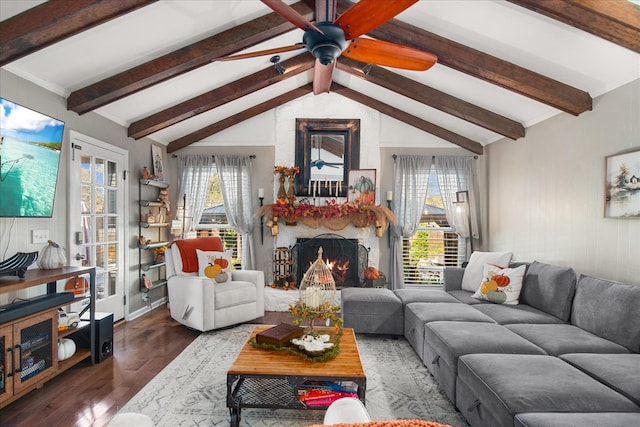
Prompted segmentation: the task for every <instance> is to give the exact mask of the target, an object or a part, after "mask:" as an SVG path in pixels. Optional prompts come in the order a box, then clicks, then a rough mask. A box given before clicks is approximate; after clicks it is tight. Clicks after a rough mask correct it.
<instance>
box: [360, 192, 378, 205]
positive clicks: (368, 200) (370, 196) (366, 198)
mask: <svg viewBox="0 0 640 427" xmlns="http://www.w3.org/2000/svg"><path fill="white" fill-rule="evenodd" d="M360 202H361V203H362V204H363V205H373V204H374V203H375V202H376V193H375V191H369V190H365V191H363V192H362V193H360Z"/></svg>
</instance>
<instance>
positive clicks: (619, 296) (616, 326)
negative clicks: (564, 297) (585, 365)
mask: <svg viewBox="0 0 640 427" xmlns="http://www.w3.org/2000/svg"><path fill="white" fill-rule="evenodd" d="M638 307H640V286H632V285H625V284H623V283H617V282H612V281H609V280H604V279H597V278H595V277H590V276H586V275H581V276H580V280H579V281H578V285H577V286H576V295H575V297H574V299H573V308H572V313H571V323H572V324H574V325H576V326H578V327H579V328H582V329H584V330H586V331H589V332H591V333H593V334H596V335H598V336H600V337H602V338H606V339H608V340H610V341H613V342H615V343H618V344H620V345H623V346H625V347H626V348H628V349H629V350H631V351H632V352H634V353H639V352H640V309H639V308H638Z"/></svg>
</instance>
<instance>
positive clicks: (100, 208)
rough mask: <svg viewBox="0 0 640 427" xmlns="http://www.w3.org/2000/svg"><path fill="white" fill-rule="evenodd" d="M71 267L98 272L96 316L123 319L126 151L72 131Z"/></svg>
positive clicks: (69, 210) (70, 196) (70, 190)
mask: <svg viewBox="0 0 640 427" xmlns="http://www.w3.org/2000/svg"><path fill="white" fill-rule="evenodd" d="M69 139H70V145H71V150H70V152H71V154H70V156H69V169H68V170H69V192H68V194H69V197H68V203H69V206H68V212H69V228H68V229H69V233H70V236H69V240H68V241H69V255H70V257H69V258H70V259H69V264H70V265H78V266H80V265H81V266H84V267H96V311H98V312H107V313H113V319H114V321H116V320H120V319H122V318H124V316H125V311H126V308H127V306H126V299H125V295H126V289H125V284H126V283H128V277H127V276H128V274H127V271H128V268H127V267H126V257H125V253H126V252H125V251H126V249H127V246H126V235H127V232H126V218H127V204H126V203H125V201H126V200H127V197H128V191H127V186H126V182H125V178H124V171H125V170H126V165H127V164H128V153H127V151H126V150H123V149H121V148H118V147H115V146H112V145H109V144H107V143H104V142H101V141H98V140H96V139H93V138H90V137H87V136H85V135H82V134H80V133H78V132H74V131H71V132H70V138H69Z"/></svg>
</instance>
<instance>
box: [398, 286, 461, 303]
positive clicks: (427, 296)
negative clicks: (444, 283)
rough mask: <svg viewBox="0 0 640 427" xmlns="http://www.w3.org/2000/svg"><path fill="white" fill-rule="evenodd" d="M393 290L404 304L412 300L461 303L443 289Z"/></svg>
mask: <svg viewBox="0 0 640 427" xmlns="http://www.w3.org/2000/svg"><path fill="white" fill-rule="evenodd" d="M393 292H394V293H395V294H396V296H397V297H398V298H400V301H402V304H404V305H406V304H410V303H412V302H452V303H460V301H458V300H457V299H456V298H454V297H453V296H451V295H449V294H448V293H447V292H445V291H443V290H442V289H396V290H394V291H393Z"/></svg>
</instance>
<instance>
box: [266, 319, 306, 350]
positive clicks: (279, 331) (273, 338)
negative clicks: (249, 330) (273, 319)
mask: <svg viewBox="0 0 640 427" xmlns="http://www.w3.org/2000/svg"><path fill="white" fill-rule="evenodd" d="M302 334H304V328H303V327H300V326H295V325H290V324H288V323H280V324H279V325H276V326H274V327H273V328H269V329H267V330H264V331H262V332H259V333H258V334H256V342H257V343H258V344H269V345H274V346H276V347H284V346H285V345H287V344H289V341H291V340H292V339H293V338H298V337H300V336H302Z"/></svg>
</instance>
